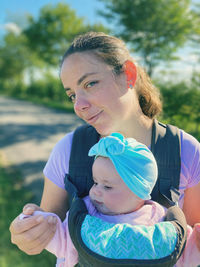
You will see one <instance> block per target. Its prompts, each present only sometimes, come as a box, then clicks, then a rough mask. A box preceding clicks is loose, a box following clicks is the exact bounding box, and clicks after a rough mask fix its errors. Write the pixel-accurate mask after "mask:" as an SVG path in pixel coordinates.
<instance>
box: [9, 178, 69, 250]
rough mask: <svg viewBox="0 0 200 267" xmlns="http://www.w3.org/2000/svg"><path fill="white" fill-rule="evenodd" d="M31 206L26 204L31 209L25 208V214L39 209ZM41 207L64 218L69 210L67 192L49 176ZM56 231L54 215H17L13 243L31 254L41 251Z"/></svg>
mask: <svg viewBox="0 0 200 267" xmlns="http://www.w3.org/2000/svg"><path fill="white" fill-rule="evenodd" d="M30 206H31V210H30ZM30 206H29V205H26V208H28V207H29V209H23V212H24V213H25V214H29V215H30V214H32V213H33V212H34V211H35V210H39V207H37V206H36V205H31V204H30ZM41 208H42V209H43V210H44V211H49V212H55V213H57V214H58V215H60V216H61V217H62V218H64V217H65V212H66V210H67V192H66V191H65V190H64V189H61V188H59V187H58V186H57V185H55V184H54V183H53V182H51V181H50V180H49V179H47V178H45V183H44V191H43V196H42V201H41ZM26 210H27V212H26ZM55 231H56V220H54V219H53V217H52V216H50V217H47V218H43V216H31V217H30V218H27V219H26V220H19V218H18V217H17V218H15V219H14V221H13V222H12V223H11V225H10V232H11V241H12V243H13V244H16V245H17V246H18V247H19V248H20V249H21V250H22V251H24V252H25V253H27V254H29V255H35V254H39V253H41V252H42V250H43V249H44V248H45V247H46V245H47V244H48V243H49V241H50V240H51V239H52V237H53V236H54V234H55Z"/></svg>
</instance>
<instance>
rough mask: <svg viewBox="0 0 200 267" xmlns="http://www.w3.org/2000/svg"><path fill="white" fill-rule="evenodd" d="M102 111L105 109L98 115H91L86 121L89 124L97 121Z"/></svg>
mask: <svg viewBox="0 0 200 267" xmlns="http://www.w3.org/2000/svg"><path fill="white" fill-rule="evenodd" d="M102 112H103V110H102V111H100V112H99V113H97V114H96V115H94V116H92V117H90V118H89V119H86V121H87V122H88V123H89V124H91V123H95V122H96V120H98V118H99V117H100V115H101V113H102Z"/></svg>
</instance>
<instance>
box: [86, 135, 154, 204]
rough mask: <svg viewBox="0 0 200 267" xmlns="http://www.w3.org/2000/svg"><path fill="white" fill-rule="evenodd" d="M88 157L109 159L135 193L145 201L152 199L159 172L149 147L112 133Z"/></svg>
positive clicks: (92, 148) (100, 141)
mask: <svg viewBox="0 0 200 267" xmlns="http://www.w3.org/2000/svg"><path fill="white" fill-rule="evenodd" d="M88 155H89V156H96V157H97V156H103V157H108V158H109V159H110V160H111V161H112V163H113V164H114V166H115V169H116V170H117V172H118V173H119V175H120V176H121V178H122V179H123V181H124V182H125V184H126V185H127V186H128V187H129V188H130V190H132V191H133V193H135V194H136V195H137V196H138V197H140V198H141V199H144V200H148V199H150V198H151V196H150V194H151V192H152V189H153V187H154V185H155V183H156V180H157V175H158V170H157V164H156V161H155V158H154V156H153V154H152V153H151V151H150V150H149V149H148V147H147V146H145V145H144V144H142V143H139V142H137V141H136V140H135V139H133V138H124V137H123V135H121V134H119V133H112V134H111V135H109V136H106V137H104V138H102V139H100V140H99V142H98V143H97V144H95V145H94V146H93V147H91V149H90V150H89V154H88Z"/></svg>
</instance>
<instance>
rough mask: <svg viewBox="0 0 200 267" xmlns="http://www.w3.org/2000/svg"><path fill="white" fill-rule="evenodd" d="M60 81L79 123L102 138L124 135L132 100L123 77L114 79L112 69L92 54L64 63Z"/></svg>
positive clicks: (75, 55) (77, 54)
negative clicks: (87, 124) (95, 131)
mask: <svg viewBox="0 0 200 267" xmlns="http://www.w3.org/2000/svg"><path fill="white" fill-rule="evenodd" d="M61 81H62V83H63V86H64V88H65V90H66V94H67V95H68V96H69V98H70V99H71V100H72V101H73V103H74V110H75V113H76V114H77V115H78V116H79V117H80V118H81V119H83V120H84V121H86V122H87V123H89V124H91V125H92V126H94V127H95V128H96V130H97V131H98V132H99V133H100V134H101V135H108V134H110V133H111V132H114V131H118V132H122V131H123V128H124V127H126V124H127V123H128V121H129V120H130V119H131V117H132V115H133V112H134V108H133V107H134V103H133V97H135V93H134V90H131V89H130V88H127V81H126V76H125V74H124V73H122V74H120V75H118V76H117V75H114V74H113V72H112V67H111V66H109V65H107V64H105V63H104V62H103V61H101V60H100V59H98V58H97V57H96V56H95V55H93V54H92V53H86V52H84V53H75V54H72V55H70V56H68V57H67V58H66V59H65V60H64V62H63V65H62V68H61Z"/></svg>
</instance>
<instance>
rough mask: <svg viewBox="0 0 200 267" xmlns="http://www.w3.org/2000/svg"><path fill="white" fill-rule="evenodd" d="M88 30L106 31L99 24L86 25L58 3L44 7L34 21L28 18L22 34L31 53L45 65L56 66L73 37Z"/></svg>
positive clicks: (64, 5)
mask: <svg viewBox="0 0 200 267" xmlns="http://www.w3.org/2000/svg"><path fill="white" fill-rule="evenodd" d="M88 30H96V31H107V30H106V28H105V27H104V26H103V25H101V24H95V25H87V24H86V23H85V21H84V18H80V17H78V16H77V15H76V13H75V11H74V10H73V9H71V8H70V7H69V6H68V5H67V4H64V3H58V4H57V5H55V6H53V5H46V6H44V7H43V8H42V9H41V10H40V14H39V17H38V18H36V19H34V18H33V17H32V16H29V25H28V26H27V27H26V29H25V30H24V34H25V35H26V37H27V39H28V45H29V47H30V49H31V51H34V52H36V53H37V55H38V56H39V57H40V58H41V59H43V60H44V61H45V62H46V64H50V65H58V62H59V59H60V57H61V56H62V55H63V54H64V52H65V50H66V48H67V46H69V44H70V43H71V41H72V40H73V39H74V37H75V36H76V35H77V34H81V33H84V32H87V31H88Z"/></svg>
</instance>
